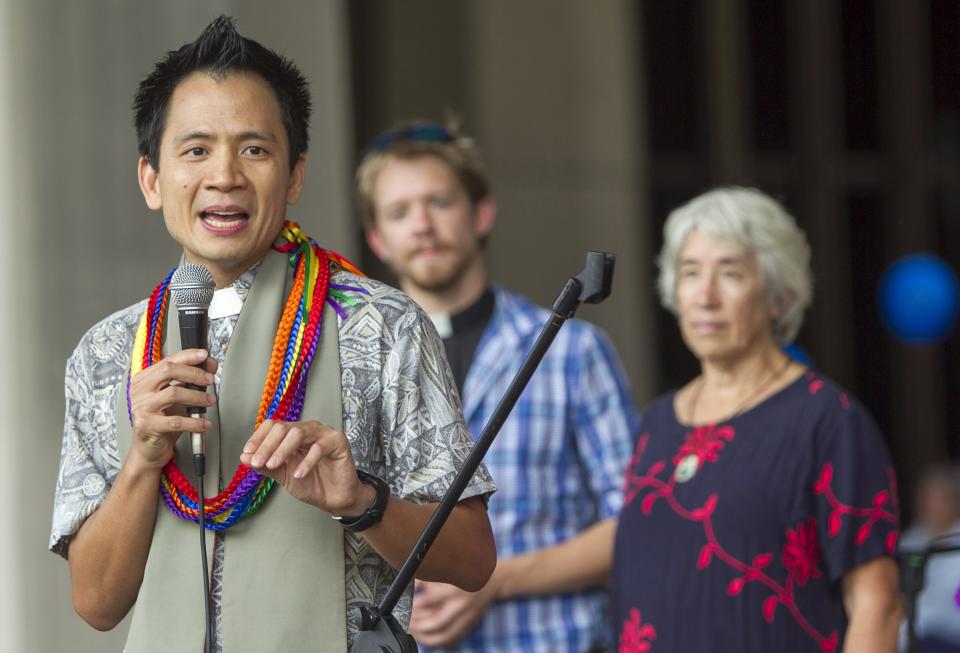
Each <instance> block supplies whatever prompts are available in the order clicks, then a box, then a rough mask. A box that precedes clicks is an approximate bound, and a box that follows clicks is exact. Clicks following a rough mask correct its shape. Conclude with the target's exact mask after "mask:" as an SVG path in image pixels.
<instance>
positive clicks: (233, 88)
mask: <svg viewBox="0 0 960 653" xmlns="http://www.w3.org/2000/svg"><path fill="white" fill-rule="evenodd" d="M134 104H135V106H134V108H135V114H136V115H135V123H136V128H137V135H138V142H139V150H140V158H139V163H138V168H137V173H138V178H139V182H140V188H141V190H142V192H143V196H144V198H145V200H146V204H147V206H148V207H149V208H150V209H152V210H155V211H161V212H162V214H163V218H164V221H165V224H166V227H167V230H168V231H169V233H170V236H171V237H172V238H173V239H174V240H175V241H176V242H177V243H179V245H181V246H182V248H183V262H185V263H190V264H199V265H203V266H204V267H205V268H207V270H208V271H209V272H210V274H211V275H212V277H213V281H214V283H215V286H216V288H217V290H216V293H215V295H214V298H213V303H212V305H211V310H210V315H209V340H208V346H207V349H206V350H204V349H197V348H191V349H183V348H182V347H181V345H180V341H179V328H178V324H177V321H178V315H177V309H176V306H175V303H174V301H172V299H171V298H170V285H171V283H170V282H171V279H170V274H171V273H169V271H168V270H157V285H156V287H155V288H153V289H152V291H151V289H146V288H145V289H144V294H145V295H148V299H146V300H144V301H141V302H139V303H137V304H135V305H134V306H131V307H128V308H126V309H123V310H121V311H118V312H117V313H114V314H113V315H111V316H110V317H108V318H106V319H105V320H103V321H101V322H100V323H99V324H97V325H96V326H94V327H93V328H92V329H91V330H90V331H89V332H88V333H87V334H86V335H85V336H84V337H83V339H82V340H81V341H80V344H79V345H78V346H77V348H76V350H75V352H74V354H73V355H72V356H71V358H70V359H69V361H68V363H67V369H66V381H65V392H66V417H65V423H64V435H63V449H62V455H61V464H60V473H59V478H58V482H57V491H56V498H55V506H54V516H53V526H52V532H51V538H50V547H51V549H52V550H53V551H55V552H56V553H59V554H61V555H63V556H64V557H66V558H67V560H68V561H69V565H70V575H71V582H72V595H73V603H74V607H75V609H76V611H77V612H78V613H79V614H80V616H81V617H82V618H83V619H85V620H86V621H87V622H88V623H89V624H90V625H91V626H93V627H94V628H97V629H101V630H106V629H110V628H113V627H114V626H115V625H116V624H117V623H118V622H120V620H121V619H123V618H124V616H125V615H126V614H127V613H128V612H129V611H130V610H131V608H133V610H134V614H133V618H132V621H131V627H130V633H129V637H128V640H127V645H126V651H127V652H128V653H140V652H144V651H146V652H151V651H177V652H180V651H201V650H206V649H208V650H211V651H228V652H229V653H235V652H239V653H243V652H246V651H250V652H253V651H257V652H260V651H285V652H300V651H303V652H306V651H324V652H327V651H329V652H333V653H336V652H339V651H347V650H349V646H350V642H351V641H352V640H353V636H354V635H355V633H356V630H357V628H358V618H359V617H358V611H357V610H356V609H355V608H356V606H358V605H359V604H361V603H363V602H371V603H372V602H376V601H378V600H379V599H380V598H381V595H382V594H383V592H385V590H386V589H387V587H388V585H389V583H390V580H391V579H392V578H393V575H394V569H395V568H396V567H398V566H399V565H400V564H401V563H402V562H403V560H404V557H405V556H406V555H407V553H408V552H409V551H410V550H411V549H412V547H413V544H414V542H415V541H416V538H417V536H418V535H419V533H420V531H421V529H422V528H423V526H424V525H425V524H426V522H427V521H428V519H429V517H430V515H431V513H432V511H433V505H432V504H434V503H435V502H437V501H438V500H439V499H440V498H441V497H442V496H443V494H444V492H445V490H446V488H447V487H448V485H449V482H450V481H451V480H452V478H453V476H454V474H455V472H456V469H457V468H458V467H459V465H460V463H461V461H462V460H463V458H464V457H465V455H466V453H467V451H468V449H469V446H470V436H469V434H468V432H467V431H466V429H465V426H464V424H463V421H462V416H461V414H460V408H459V401H458V399H457V394H456V391H455V389H454V386H453V380H452V377H451V374H450V371H449V368H448V366H447V364H446V362H445V359H444V356H443V348H442V345H441V343H440V341H439V339H438V338H437V336H436V333H435V331H434V329H433V327H432V326H431V325H430V323H429V320H428V319H427V318H426V316H425V315H424V314H423V313H422V312H420V311H419V310H418V309H417V307H416V305H415V304H414V303H413V302H411V301H410V299H409V298H407V297H406V296H405V295H403V294H402V293H400V292H398V291H396V290H393V289H391V288H389V287H387V286H384V285H382V284H380V283H377V282H374V281H371V280H369V279H366V278H364V277H363V276H361V275H360V274H359V273H358V271H356V270H355V269H354V268H353V267H352V266H351V265H350V264H349V263H348V262H347V261H345V260H344V259H343V258H342V257H340V256H338V255H337V254H335V253H333V252H330V251H327V250H324V249H323V248H322V247H320V246H319V245H317V243H316V242H315V241H313V240H312V239H311V238H309V237H308V236H307V235H306V234H304V233H303V232H302V231H301V229H300V228H299V226H298V225H297V224H296V223H295V222H293V221H289V220H287V207H288V206H290V205H293V204H295V203H296V201H297V199H298V197H299V195H300V192H301V189H302V187H303V184H304V166H305V153H306V150H307V127H308V119H309V113H310V98H309V93H308V90H307V85H306V81H305V79H304V78H303V76H302V75H301V73H300V72H299V71H298V70H297V68H296V67H295V66H294V65H293V63H291V62H290V61H288V60H286V59H284V58H283V57H281V56H279V55H277V54H276V53H275V52H273V51H271V50H269V49H267V48H265V47H263V46H262V45H260V44H259V43H257V42H255V41H252V40H250V39H247V38H244V37H243V36H241V35H240V34H238V33H237V32H236V30H235V28H234V25H233V21H232V20H231V19H228V18H226V17H220V18H218V19H216V20H214V21H213V22H212V23H211V24H210V25H208V26H207V28H206V29H205V30H204V31H203V33H202V34H200V36H199V37H198V38H197V40H196V41H194V42H192V43H188V44H186V45H184V46H182V47H181V48H179V49H178V50H175V51H172V52H170V53H168V54H167V56H166V57H164V58H163V59H162V60H161V61H159V62H158V63H157V64H156V66H155V67H154V69H153V71H152V72H151V73H150V74H149V75H148V76H147V77H146V78H145V79H144V80H143V81H142V82H141V84H140V86H139V88H138V91H137V94H136V99H135V103H134ZM171 263H172V262H171ZM191 386H193V387H191ZM187 407H204V408H206V414H205V415H200V414H199V411H194V412H193V415H190V414H188V413H187V411H186V409H187ZM184 433H201V434H204V437H205V440H206V442H205V448H206V476H207V478H208V482H207V484H206V488H205V489H206V490H207V491H206V492H205V493H204V495H205V496H204V497H202V501H201V500H200V499H201V497H200V496H198V494H197V489H196V483H195V479H194V477H193V474H192V470H191V465H190V459H191V447H190V438H189V437H181V435H182V434H184ZM493 489H494V487H493V484H492V482H491V480H490V477H489V475H488V474H487V473H486V471H485V470H484V469H482V468H481V469H480V470H479V471H478V473H477V474H476V475H475V476H474V478H473V480H472V481H471V483H470V485H469V486H468V487H467V489H466V492H465V493H464V495H463V497H464V499H463V500H462V501H461V502H460V503H459V504H458V506H457V507H456V508H455V509H454V511H453V513H452V515H451V518H450V522H449V524H448V526H447V527H446V528H444V529H443V531H442V532H441V533H440V536H439V537H438V539H437V541H436V544H435V546H434V547H433V548H432V549H431V551H430V553H429V555H428V556H427V558H426V560H425V561H424V564H423V565H422V567H421V568H420V576H421V577H422V578H424V579H427V580H434V581H442V582H448V583H453V584H455V585H457V586H459V587H462V588H464V589H466V590H476V589H479V588H480V587H482V586H483V584H484V583H485V582H486V580H487V578H488V577H489V575H490V573H491V571H492V569H493V566H494V564H495V551H494V546H493V540H492V536H491V531H490V524H489V521H488V519H487V515H486V508H485V500H484V497H485V496H486V495H488V494H490V493H491V492H492V491H493ZM201 507H202V508H201ZM201 512H202V515H201ZM201 523H202V525H203V526H205V527H206V529H207V532H208V533H209V534H211V535H212V536H211V537H207V538H206V541H207V543H208V544H210V545H211V550H210V551H209V552H208V555H209V559H210V563H211V564H210V577H209V578H208V577H205V575H204V574H203V571H202V567H201V555H200V552H199V551H197V548H198V547H197V546H196V541H197V539H198V538H197V537H196V535H197V533H199V532H200V531H199V529H200V526H201ZM207 596H209V601H207V600H205V599H206V597H207ZM208 607H209V615H206V614H205V613H206V609H207V608H208ZM409 609H410V592H409V591H408V593H407V596H406V597H405V599H404V600H403V601H401V603H400V605H399V606H398V610H397V611H396V612H395V614H396V616H397V617H398V618H399V620H400V621H401V623H404V622H405V621H406V619H407V618H408V616H409ZM208 629H209V630H208ZM208 632H210V633H211V635H210V636H207V634H206V633H208Z"/></svg>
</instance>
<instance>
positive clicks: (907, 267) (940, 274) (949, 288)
mask: <svg viewBox="0 0 960 653" xmlns="http://www.w3.org/2000/svg"><path fill="white" fill-rule="evenodd" d="M879 299H880V316H881V317H882V318H883V321H884V323H885V324H886V325H887V328H889V329H890V331H891V332H893V334H894V335H895V336H896V337H898V338H900V339H901V340H904V341H905V342H907V343H910V344H916V345H926V344H932V343H935V342H937V341H939V340H942V339H943V338H944V336H946V335H947V333H948V332H949V331H950V328H951V327H952V326H953V324H954V323H955V322H956V321H957V314H958V309H960V283H958V282H957V275H956V274H955V273H954V271H953V269H952V268H951V267H950V266H949V265H948V264H947V263H945V262H944V261H943V260H941V259H940V258H937V257H936V256H933V255H930V254H911V255H910V256H905V257H903V258H901V259H900V260H898V261H896V262H895V263H893V265H891V266H890V267H889V268H888V269H887V271H886V272H885V273H884V275H883V277H882V278H881V279H880V289H879Z"/></svg>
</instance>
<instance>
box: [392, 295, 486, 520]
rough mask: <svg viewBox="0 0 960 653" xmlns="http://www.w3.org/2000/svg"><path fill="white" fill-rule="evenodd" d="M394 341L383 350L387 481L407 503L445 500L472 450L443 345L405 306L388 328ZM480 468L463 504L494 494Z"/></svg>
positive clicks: (412, 307)
mask: <svg viewBox="0 0 960 653" xmlns="http://www.w3.org/2000/svg"><path fill="white" fill-rule="evenodd" d="M390 329H391V331H392V334H391V335H392V336H393V342H392V343H391V344H390V346H389V347H388V348H386V349H384V350H383V352H384V361H383V369H382V375H381V388H382V403H381V414H380V420H381V427H380V431H381V437H382V438H383V448H384V452H385V458H386V463H387V465H386V474H387V479H386V480H387V481H388V483H390V485H391V489H392V490H393V491H394V493H395V494H396V495H397V496H399V497H403V498H406V499H409V500H411V501H417V502H434V501H439V500H440V499H442V498H443V496H444V494H445V493H446V492H447V490H448V489H449V487H450V485H451V483H452V482H453V478H454V476H455V475H456V473H457V471H458V470H459V469H460V467H461V466H462V465H463V462H464V460H465V459H466V457H467V455H468V454H469V452H470V449H471V448H472V446H473V440H472V438H471V437H470V433H469V431H468V430H467V428H466V426H465V425H464V422H463V414H462V410H461V407H460V399H459V396H458V394H457V390H456V384H455V382H454V380H453V375H452V373H451V372H450V367H449V364H448V363H447V359H446V355H445V354H444V351H443V344H442V343H441V341H440V338H439V336H438V335H437V333H436V330H435V329H434V327H433V324H432V323H430V321H429V320H428V319H427V317H426V316H425V315H424V314H423V312H422V311H421V310H420V309H419V308H417V307H416V306H415V305H413V303H412V302H409V308H408V310H407V311H405V312H404V314H402V315H401V316H399V318H398V320H397V322H396V323H395V324H393V325H392V326H390ZM495 489H496V488H495V486H494V484H493V480H492V479H491V478H490V475H489V473H488V472H487V469H486V467H485V466H484V465H482V464H481V465H480V467H479V468H478V469H477V471H476V473H475V474H474V475H473V478H472V479H471V480H470V482H469V483H468V484H467V487H466V488H465V490H464V492H463V494H462V495H461V499H468V498H470V497H473V496H481V495H488V494H490V493H492V492H493V491H494V490H495Z"/></svg>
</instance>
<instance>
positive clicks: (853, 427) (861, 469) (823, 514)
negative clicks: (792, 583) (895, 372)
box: [813, 382, 899, 582]
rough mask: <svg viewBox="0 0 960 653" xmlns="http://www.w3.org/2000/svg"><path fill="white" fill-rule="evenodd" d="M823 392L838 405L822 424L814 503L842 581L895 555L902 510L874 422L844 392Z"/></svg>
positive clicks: (832, 569)
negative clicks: (876, 560)
mask: <svg viewBox="0 0 960 653" xmlns="http://www.w3.org/2000/svg"><path fill="white" fill-rule="evenodd" d="M815 383H816V382H815ZM823 393H824V395H825V396H824V398H823V400H825V401H835V402H836V405H835V407H832V408H831V409H830V410H829V411H828V412H827V413H826V414H825V415H824V416H823V418H822V420H821V433H820V434H819V435H820V447H819V451H818V456H817V457H816V469H815V470H814V482H813V501H814V505H815V515H816V527H817V534H818V539H819V544H820V548H821V550H822V552H823V557H824V567H825V569H826V571H827V574H828V577H829V579H830V580H831V581H832V582H837V581H839V580H840V579H842V578H843V576H844V575H846V574H847V573H848V572H850V571H852V570H853V569H854V568H855V567H857V566H858V565H860V564H863V563H864V562H867V561H869V560H871V559H873V558H876V557H879V556H885V555H892V554H893V553H894V551H895V550H896V545H897V536H898V533H899V510H898V504H897V501H898V500H897V491H896V478H895V475H894V471H893V467H892V465H891V463H890V457H889V454H888V452H887V448H886V445H885V443H884V441H883V438H882V436H881V435H880V431H879V429H878V428H877V425H876V424H875V423H874V421H873V418H872V417H871V416H870V414H869V413H868V412H867V411H866V409H865V408H864V407H863V406H862V405H860V404H859V403H858V402H856V401H855V400H853V399H851V398H849V397H848V396H847V395H846V394H845V393H843V392H842V391H837V392H833V388H824V390H823Z"/></svg>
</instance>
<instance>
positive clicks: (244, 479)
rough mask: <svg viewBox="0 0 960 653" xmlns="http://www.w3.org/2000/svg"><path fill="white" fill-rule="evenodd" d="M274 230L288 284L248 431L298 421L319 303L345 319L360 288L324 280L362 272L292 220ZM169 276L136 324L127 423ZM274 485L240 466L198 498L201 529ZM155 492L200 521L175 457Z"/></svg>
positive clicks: (157, 337) (155, 356) (242, 510)
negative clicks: (289, 272)
mask: <svg viewBox="0 0 960 653" xmlns="http://www.w3.org/2000/svg"><path fill="white" fill-rule="evenodd" d="M280 235H281V236H282V237H283V239H284V240H285V241H286V242H284V243H283V244H281V245H275V246H274V249H275V250H277V251H279V252H283V253H286V254H288V255H289V258H290V266H291V267H292V268H293V270H294V272H293V284H292V287H291V289H290V295H289V296H288V297H287V302H286V304H285V306H284V309H283V313H282V315H281V318H280V324H279V325H278V327H277V333H276V336H275V337H274V342H273V351H272V353H271V356H270V366H269V368H268V372H267V380H266V382H265V383H264V388H263V394H262V396H261V399H260V406H259V408H258V411H257V420H256V424H255V425H254V430H256V429H257V428H259V426H260V424H262V423H263V421H264V420H265V419H271V420H277V421H288V422H295V421H297V420H299V419H300V413H301V411H302V410H303V401H304V396H305V393H306V388H307V374H308V372H309V370H310V364H311V363H312V362H313V358H314V355H315V354H316V350H317V345H318V344H319V342H320V333H321V329H322V327H323V307H324V304H325V303H327V304H330V306H331V307H332V308H333V309H334V310H335V311H336V312H337V314H338V315H340V316H341V317H346V312H345V310H344V309H343V307H342V306H341V303H343V304H346V305H348V306H353V305H355V304H356V302H355V301H354V300H353V299H352V298H350V297H349V296H348V295H347V294H346V293H347V292H366V291H365V290H364V289H362V288H359V287H355V286H345V285H339V284H331V283H330V273H331V268H332V267H333V266H337V267H340V268H343V269H345V270H347V271H349V272H353V273H354V274H358V275H361V276H362V273H361V272H360V271H359V270H358V269H357V268H356V267H355V266H354V265H353V264H352V263H350V262H349V261H348V260H347V259H345V258H344V257H342V256H341V255H339V254H336V253H334V252H329V251H327V250H324V249H322V248H321V247H320V246H319V245H317V243H316V242H315V241H313V240H312V239H310V238H308V237H307V236H306V235H305V234H304V233H303V232H302V231H300V225H299V224H297V223H296V222H290V221H287V222H285V223H284V225H283V229H282V230H281V232H280ZM172 276H173V271H171V272H170V274H168V275H167V276H166V278H164V280H163V281H161V282H160V284H159V285H158V286H157V287H156V288H155V289H154V291H153V293H152V294H151V295H150V299H149V301H148V302H147V310H146V311H144V313H143V316H142V317H141V318H140V325H139V326H138V327H137V333H136V336H135V338H134V344H133V355H132V357H131V362H130V375H129V376H128V377H127V411H128V416H129V418H130V422H131V424H132V423H133V413H132V407H131V404H130V379H132V378H133V376H134V375H135V374H136V373H137V372H139V371H140V370H142V369H144V368H146V367H149V366H150V365H153V364H154V363H156V362H158V361H159V360H160V359H161V358H163V350H162V347H163V342H162V333H163V325H164V321H165V318H166V315H167V310H168V307H169V303H170V300H169V294H170V293H169V292H168V288H167V287H168V286H169V284H170V278H171V277H172ZM274 484H275V481H274V480H273V479H271V478H268V477H266V476H264V475H262V474H260V473H259V472H256V471H254V470H253V469H251V468H250V467H248V466H246V465H243V464H240V465H239V466H238V467H237V471H236V472H235V473H234V475H233V478H232V479H231V480H230V483H229V484H228V485H227V487H226V488H224V489H223V491H222V492H220V494H218V495H217V496H215V497H211V498H209V499H204V505H203V514H204V526H205V527H206V528H207V529H208V530H212V531H220V530H224V529H227V528H229V527H230V526H232V525H233V524H235V523H236V522H237V521H238V520H240V519H242V518H244V517H247V516H249V515H252V514H253V513H255V512H256V511H257V510H258V509H259V508H260V506H261V505H263V501H264V499H266V497H267V495H268V494H269V493H270V490H271V489H273V486H274ZM160 494H161V496H162V497H163V501H164V503H165V504H166V506H167V508H168V509H169V510H170V512H172V513H173V514H174V515H176V516H177V517H180V518H181V519H186V520H188V521H193V522H196V521H198V519H199V518H200V516H199V515H200V510H199V499H198V495H197V491H196V489H195V488H194V487H193V485H191V483H190V481H188V480H187V478H186V477H185V476H184V474H183V472H181V471H180V468H179V467H178V466H177V463H176V460H175V458H171V459H170V462H168V463H167V464H166V466H165V467H164V468H163V473H162V475H161V478H160Z"/></svg>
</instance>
